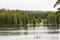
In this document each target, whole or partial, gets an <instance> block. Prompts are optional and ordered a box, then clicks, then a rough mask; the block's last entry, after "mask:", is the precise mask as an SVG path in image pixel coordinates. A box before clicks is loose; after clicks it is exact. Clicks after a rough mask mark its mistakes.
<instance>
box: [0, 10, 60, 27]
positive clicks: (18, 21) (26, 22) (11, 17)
mask: <svg viewBox="0 0 60 40" xmlns="http://www.w3.org/2000/svg"><path fill="white" fill-rule="evenodd" d="M58 16H59V14H58ZM56 17H57V15H56V12H55V11H22V10H6V9H0V27H20V26H41V25H44V24H52V25H55V24H56ZM58 19H59V20H60V16H59V17H58ZM42 22H43V24H41V23H42ZM59 23H60V21H59Z"/></svg>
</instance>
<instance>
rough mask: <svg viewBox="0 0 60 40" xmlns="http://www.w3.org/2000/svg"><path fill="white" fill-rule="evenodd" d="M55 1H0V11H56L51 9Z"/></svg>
mask: <svg viewBox="0 0 60 40" xmlns="http://www.w3.org/2000/svg"><path fill="white" fill-rule="evenodd" d="M56 1H57V0H0V9H2V8H5V9H9V10H13V9H14V10H16V9H19V10H32V11H40V10H42V11H56V10H57V7H56V8H53V5H54V4H55V2H56Z"/></svg>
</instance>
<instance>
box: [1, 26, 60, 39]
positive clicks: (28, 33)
mask: <svg viewBox="0 0 60 40" xmlns="http://www.w3.org/2000/svg"><path fill="white" fill-rule="evenodd" d="M0 40H60V29H54V30H53V29H48V28H47V27H43V26H40V27H27V28H24V27H20V30H12V29H11V30H0Z"/></svg>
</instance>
